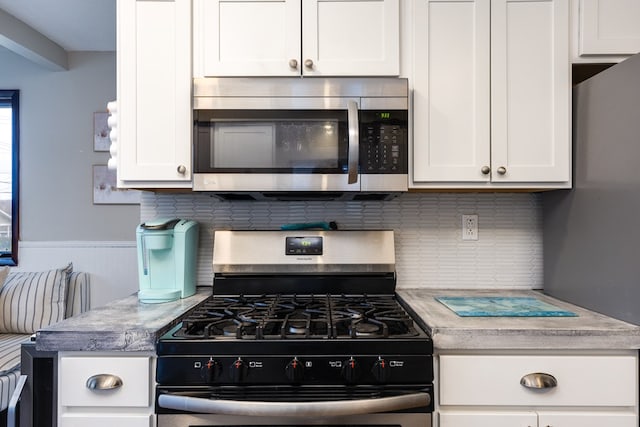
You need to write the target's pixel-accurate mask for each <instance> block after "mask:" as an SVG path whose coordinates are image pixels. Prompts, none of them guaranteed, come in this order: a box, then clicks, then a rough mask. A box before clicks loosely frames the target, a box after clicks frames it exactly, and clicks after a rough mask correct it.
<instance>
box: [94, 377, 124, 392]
mask: <svg viewBox="0 0 640 427" xmlns="http://www.w3.org/2000/svg"><path fill="white" fill-rule="evenodd" d="M122 384H123V382H122V379H121V378H120V377H119V376H117V375H111V374H98V375H93V376H91V377H89V379H88V380H87V388H88V389H89V390H113V389H116V388H120V387H122Z"/></svg>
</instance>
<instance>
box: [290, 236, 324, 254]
mask: <svg viewBox="0 0 640 427" xmlns="http://www.w3.org/2000/svg"><path fill="white" fill-rule="evenodd" d="M285 240H286V248H285V253H286V254H287V255H322V236H309V237H287V238H286V239H285Z"/></svg>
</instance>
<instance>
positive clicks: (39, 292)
mask: <svg viewBox="0 0 640 427" xmlns="http://www.w3.org/2000/svg"><path fill="white" fill-rule="evenodd" d="M72 270H73V265H72V264H69V265H68V266H66V267H64V268H60V269H57V270H49V271H43V272H35V273H27V272H16V273H14V272H12V273H11V274H9V276H8V277H7V280H6V281H5V283H4V286H2V288H0V332H6V333H13V334H32V333H35V332H36V331H37V330H38V329H41V328H43V327H45V326H48V325H51V324H53V323H56V322H59V321H61V320H63V319H64V314H65V313H64V312H65V302H66V301H65V299H66V293H67V285H68V281H69V275H70V274H71V272H72Z"/></svg>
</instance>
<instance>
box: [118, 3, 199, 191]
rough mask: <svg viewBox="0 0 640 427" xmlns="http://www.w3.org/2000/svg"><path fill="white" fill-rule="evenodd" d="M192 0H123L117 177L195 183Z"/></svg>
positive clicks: (143, 182) (136, 182)
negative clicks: (192, 138) (192, 93)
mask: <svg viewBox="0 0 640 427" xmlns="http://www.w3.org/2000/svg"><path fill="white" fill-rule="evenodd" d="M190 23H191V1H190V0H137V1H132V0H118V41H117V45H118V46H117V49H118V64H117V76H118V84H117V85H118V88H117V92H118V94H117V96H118V138H119V139H118V141H119V150H120V152H119V153H118V180H119V185H121V186H155V187H158V186H159V185H158V184H159V183H161V184H160V186H165V187H171V186H174V187H189V186H190V185H191V134H192V129H191V25H190Z"/></svg>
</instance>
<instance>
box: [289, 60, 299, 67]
mask: <svg viewBox="0 0 640 427" xmlns="http://www.w3.org/2000/svg"><path fill="white" fill-rule="evenodd" d="M289 67H291V68H298V60H297V59H290V60H289Z"/></svg>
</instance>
